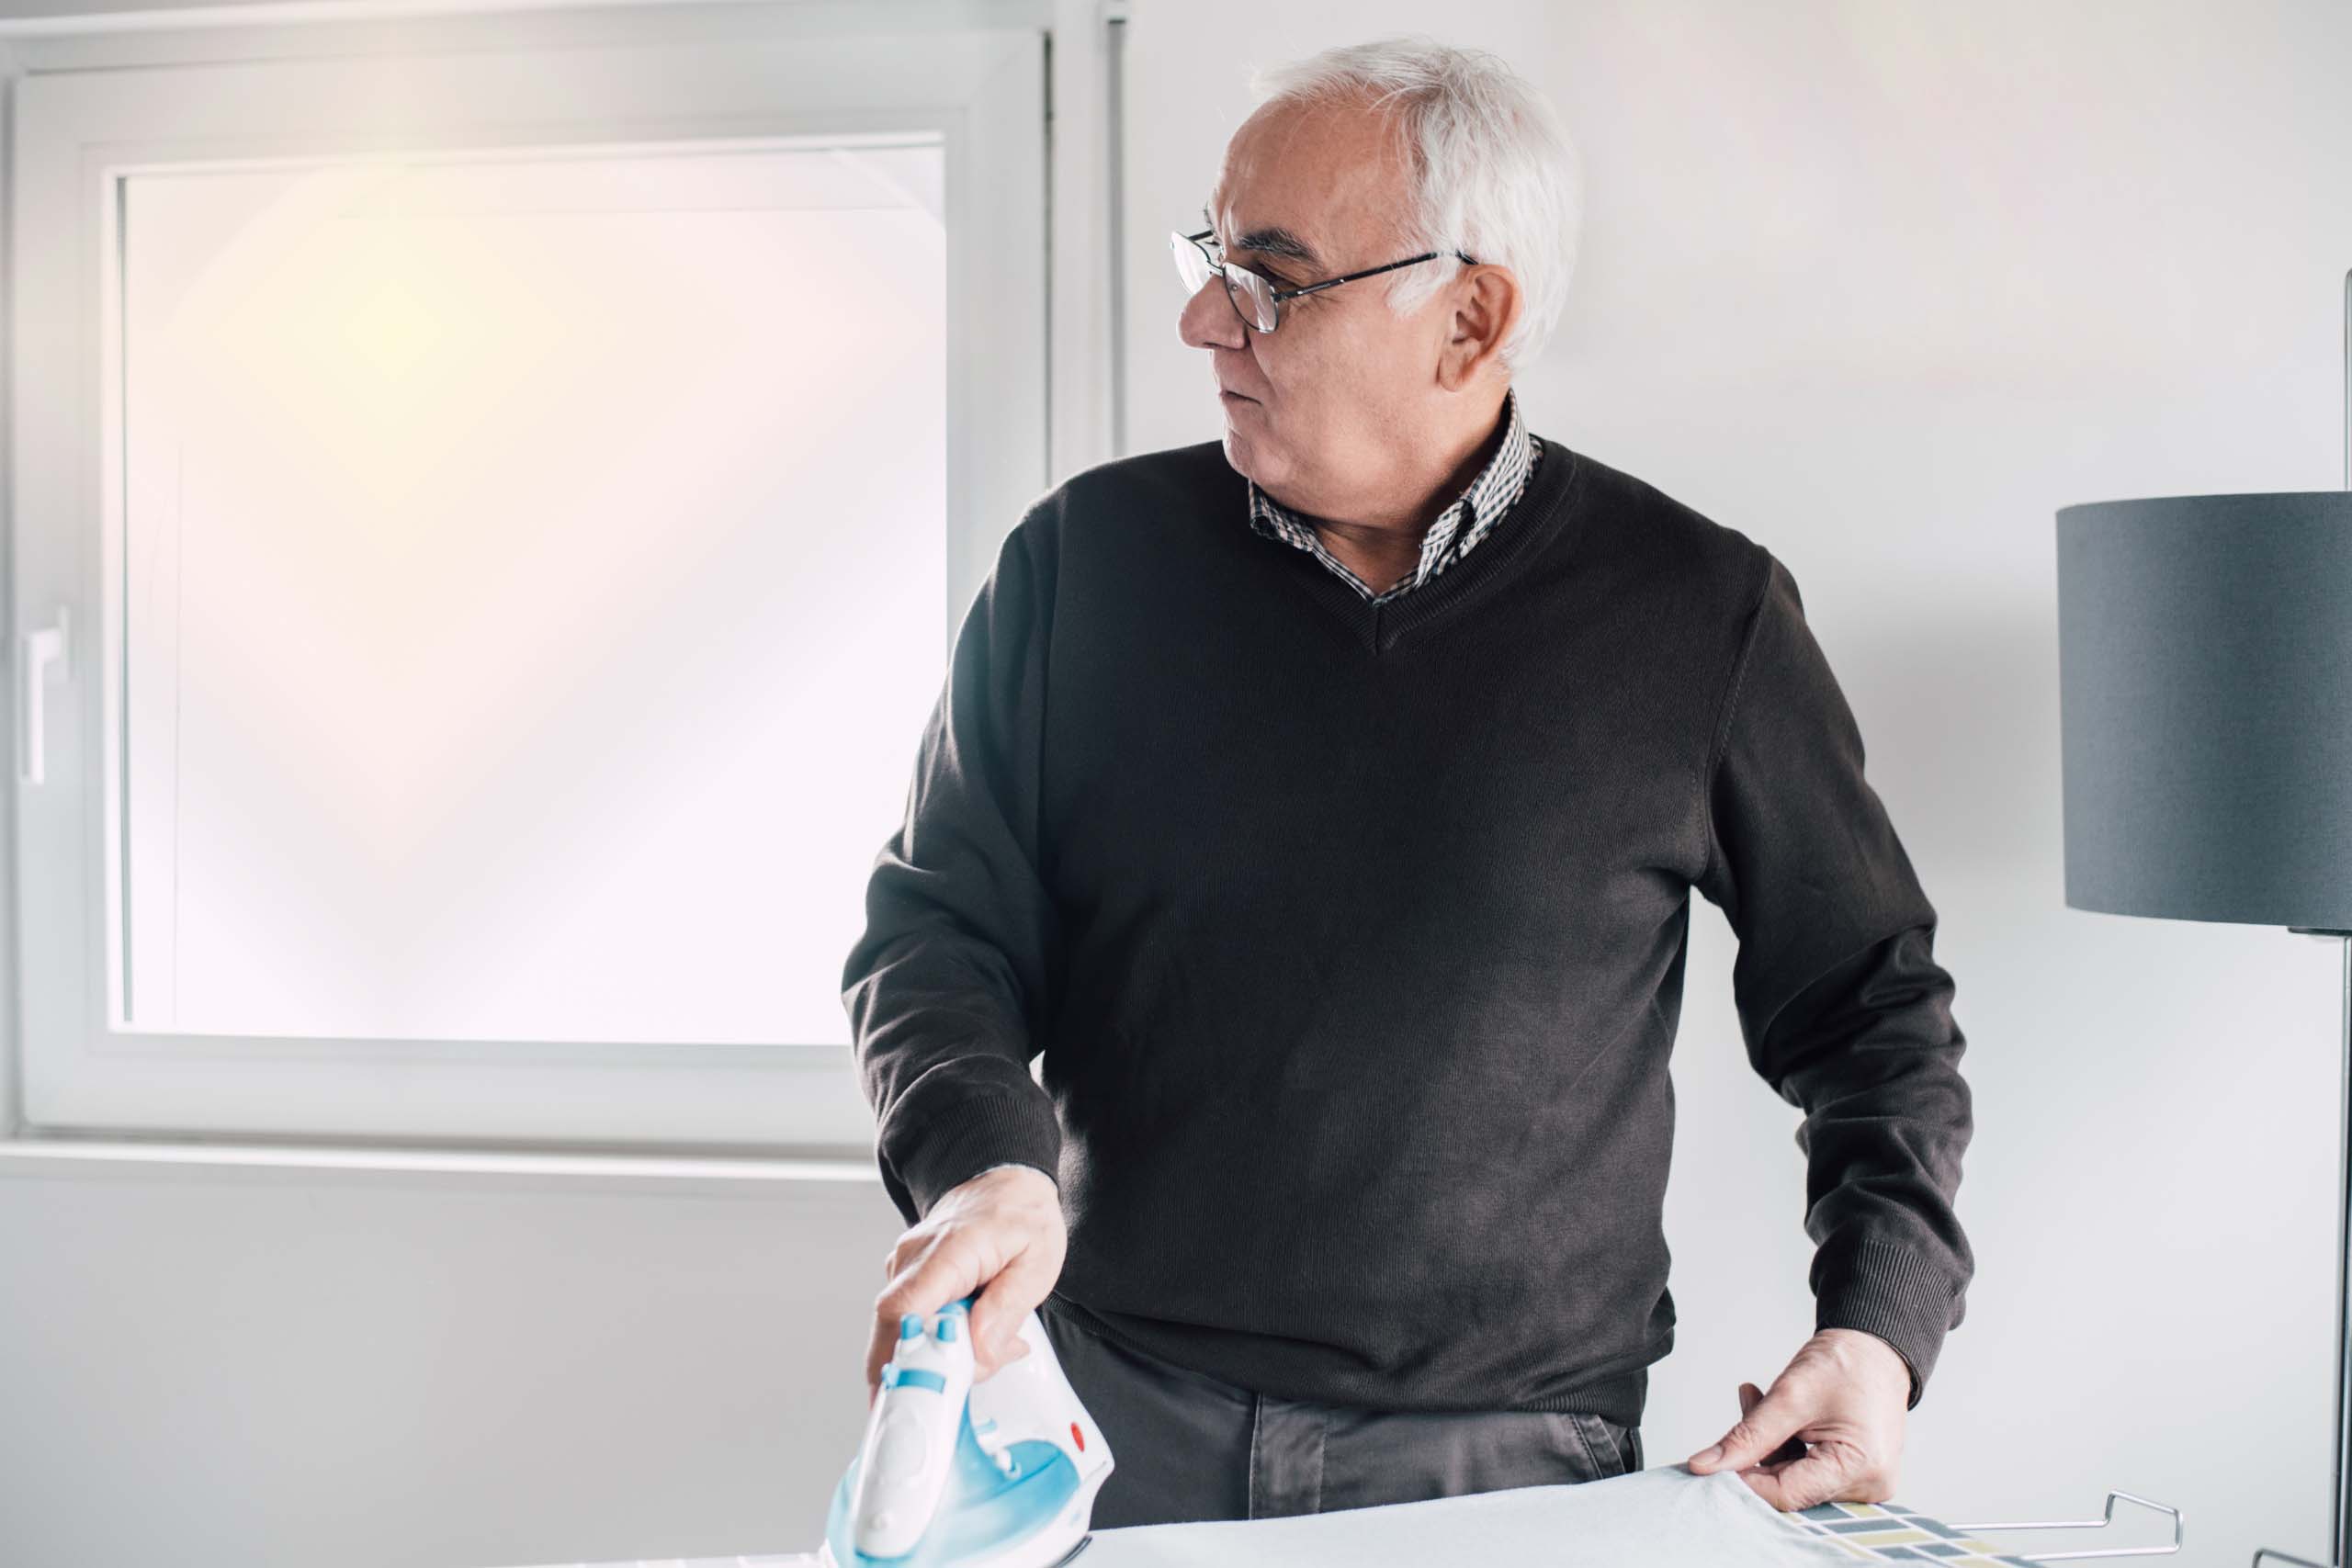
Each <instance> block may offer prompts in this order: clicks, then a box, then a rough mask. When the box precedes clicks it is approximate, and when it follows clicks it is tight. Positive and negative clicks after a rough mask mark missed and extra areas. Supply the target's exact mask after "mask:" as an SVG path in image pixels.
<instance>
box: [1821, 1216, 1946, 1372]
mask: <svg viewBox="0 0 2352 1568" xmlns="http://www.w3.org/2000/svg"><path fill="white" fill-rule="evenodd" d="M1951 1308H1952V1298H1951V1292H1950V1291H1949V1290H1948V1289H1947V1288H1946V1286H1945V1284H1944V1282H1943V1280H1942V1279H1941V1277H1940V1276H1939V1275H1938V1274H1937V1273H1936V1272H1935V1270H1934V1269H1931V1268H1929V1267H1928V1264H1927V1262H1926V1261H1925V1260H1924V1259H1922V1258H1920V1257H1919V1256H1918V1255H1917V1254H1916V1253H1914V1252H1911V1251H1909V1250H1907V1249H1905V1248H1904V1247H1894V1246H1890V1245H1888V1244H1887V1243H1885V1242H1881V1241H1864V1242H1862V1243H1860V1245H1859V1246H1857V1247H1854V1248H1853V1249H1852V1250H1850V1251H1848V1252H1841V1253H1839V1254H1837V1255H1835V1256H1833V1257H1830V1258H1826V1259H1825V1260H1824V1262H1823V1266H1822V1273H1821V1283H1820V1286H1819V1288H1818V1289H1817V1291H1816V1292H1815V1297H1814V1327H1815V1329H1816V1330H1819V1329H1824V1328H1859V1329H1860V1330H1862V1331H1863V1332H1864V1333H1867V1334H1875V1335H1877V1336H1878V1337H1880V1338H1882V1339H1883V1340H1885V1341H1886V1342H1887V1343H1888V1344H1890V1345H1892V1346H1894V1348H1895V1350H1896V1351H1897V1352H1898V1353H1900V1354H1901V1356H1902V1357H1903V1359H1904V1361H1905V1363H1907V1364H1908V1365H1909V1367H1910V1369H1911V1398H1910V1402H1909V1404H1906V1405H1905V1409H1917V1408H1918V1404H1919V1397H1920V1395H1922V1394H1923V1393H1926V1392H1927V1388H1928V1376H1929V1374H1930V1373H1932V1372H1933V1371H1935V1368H1936V1356H1937V1354H1938V1352H1939V1351H1940V1350H1941V1349H1942V1348H1943V1342H1944V1335H1945V1333H1946V1332H1947V1330H1948V1329H1949V1327H1950V1326H1951Z"/></svg>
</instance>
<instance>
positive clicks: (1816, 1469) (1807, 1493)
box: [1740, 1443, 1868, 1513]
mask: <svg viewBox="0 0 2352 1568" xmlns="http://www.w3.org/2000/svg"><path fill="white" fill-rule="evenodd" d="M1859 1459H1860V1454H1859V1453H1858V1452H1857V1451H1856V1450H1854V1449H1853V1448H1852V1447H1851V1446H1849V1445H1848V1444H1845V1443H1815V1444H1814V1445H1813V1447H1812V1449H1811V1450H1808V1451H1807V1452H1806V1453H1805V1454H1804V1456H1803V1457H1802V1458H1800V1459H1797V1460H1795V1461H1792V1462H1790V1463H1788V1464H1784V1465H1779V1466H1775V1467H1773V1468H1771V1469H1756V1470H1749V1471H1745V1472H1741V1476H1740V1479H1741V1480H1743V1481H1745V1482H1747V1484H1748V1487H1749V1488H1750V1489H1751V1490H1752V1491H1754V1492H1755V1494H1756V1495H1758V1496H1759V1497H1761V1498H1763V1499H1764V1500H1765V1501H1766V1502H1767V1503H1770V1504H1771V1505H1772V1506H1774V1507H1776V1508H1778V1509H1780V1510H1781V1512H1783V1513H1793V1512H1795V1511H1796V1510H1798V1509H1800V1508H1810V1507H1812V1506H1814V1505H1815V1504H1816V1503H1826V1502H1828V1501H1830V1500H1831V1499H1832V1498H1838V1497H1844V1498H1854V1499H1862V1498H1865V1497H1866V1496H1867V1495H1868V1494H1867V1493H1865V1492H1863V1491H1860V1490H1858V1489H1857V1488H1856V1486H1855V1485H1854V1482H1855V1480H1856V1465H1857V1461H1859Z"/></svg>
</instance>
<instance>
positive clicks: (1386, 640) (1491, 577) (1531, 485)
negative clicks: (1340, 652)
mask: <svg viewBox="0 0 2352 1568" xmlns="http://www.w3.org/2000/svg"><path fill="white" fill-rule="evenodd" d="M1586 466H1587V465H1586V463H1585V461H1584V459H1583V458H1582V457H1579V456H1578V455H1577V453H1576V452H1574V451H1572V450H1570V449H1569V448H1568V447H1567V446H1563V445H1562V444H1561V443H1559V442H1557V441H1554V440H1551V439H1548V438H1545V439H1544V459H1543V461H1542V462H1540V463H1538V464H1536V465H1535V471H1534V472H1533V473H1532V474H1531V475H1530V476H1529V477H1528V481H1527V490H1526V491H1525V492H1524V493H1523V494H1521V496H1520V498H1519V501H1518V502H1517V504H1515V505H1514V506H1513V507H1512V508H1511V516H1510V524H1509V525H1508V526H1504V527H1499V528H1498V529H1497V530H1496V531H1495V533H1494V535H1493V536H1492V537H1490V538H1488V539H1487V540H1485V541H1484V542H1482V543H1481V544H1480V545H1479V547H1477V548H1476V549H1475V550H1472V551H1471V552H1470V553H1469V554H1468V555H1465V556H1462V557H1460V558H1457V559H1455V560H1454V561H1453V564H1452V565H1450V566H1448V567H1447V568H1446V569H1445V570H1443V571H1442V572H1440V573H1439V574H1438V575H1437V576H1435V577H1433V578H1431V579H1430V580H1429V581H1427V582H1424V583H1422V584H1420V586H1419V587H1417V588H1415V589H1414V590H1413V591H1412V592H1410V593H1407V594H1404V595H1402V596H1401V597H1397V598H1394V599H1390V600H1387V601H1386V602H1385V603H1384V602H1380V601H1375V600H1368V599H1366V598H1364V597H1363V594H1361V593H1359V592H1356V591H1355V589H1354V588H1352V587H1351V586H1350V585H1349V584H1348V583H1346V582H1343V581H1340V578H1339V576H1338V575H1337V574H1335V573H1334V572H1333V571H1332V570H1330V569H1329V567H1327V566H1325V565H1323V563H1322V562H1321V561H1319V560H1317V559H1316V558H1314V557H1312V556H1311V555H1308V554H1307V553H1306V552H1305V551H1302V550H1300V549H1298V548H1297V547H1295V546H1293V545H1290V544H1288V543H1286V542H1283V541H1281V540H1276V539H1274V538H1272V537H1271V536H1264V535H1260V536H1256V537H1259V538H1261V539H1263V540H1264V541H1265V543H1266V544H1267V545H1269V546H1270V547H1272V546H1279V550H1278V553H1279V554H1280V555H1281V556H1283V557H1286V558H1287V559H1286V560H1284V561H1283V570H1287V571H1289V572H1290V573H1291V574H1292V580H1293V581H1295V582H1296V583H1297V584H1298V585H1299V587H1300V588H1301V589H1302V590H1303V591H1304V592H1306V594H1307V596H1308V597H1309V598H1311V599H1313V600H1315V601H1316V602H1317V604H1321V605H1323V606H1324V607H1325V608H1326V609H1328V610H1329V611H1330V612H1331V613H1332V614H1333V615H1337V616H1339V617H1340V620H1341V621H1342V622H1343V623H1345V624H1346V626H1348V628H1349V629H1350V630H1351V632H1352V633H1353V634H1354V637H1355V638H1356V640H1357V641H1359V642H1360V643H1362V644H1363V649H1364V651H1365V652H1367V653H1370V654H1372V655H1374V656H1375V657H1377V656H1378V655H1380V654H1384V653H1386V652H1387V651H1388V650H1389V649H1391V648H1392V647H1394V646H1395V645H1396V643H1397V639H1398V638H1399V637H1404V636H1406V635H1408V633H1415V632H1419V631H1421V630H1423V629H1425V628H1427V627H1429V626H1433V625H1435V624H1436V623H1438V622H1439V621H1441V620H1443V619H1445V618H1447V617H1449V616H1451V615H1453V614H1454V613H1455V612H1456V611H1458V610H1459V609H1460V608H1462V607H1463V606H1464V605H1465V604H1472V603H1474V602H1476V600H1479V599H1482V598H1484V597H1486V595H1487V592H1489V591H1490V590H1491V589H1492V588H1493V587H1494V586H1495V585H1496V584H1498V583H1499V582H1502V581H1505V580H1507V579H1509V578H1510V577H1511V576H1513V575H1515V574H1516V573H1517V572H1518V571H1519V570H1522V569H1523V568H1524V567H1525V565H1526V564H1527V563H1528V562H1529V561H1531V560H1532V559H1534V558H1535V557H1536V556H1538V555H1539V554H1541V553H1542V552H1543V549H1544V546H1546V545H1547V544H1549V543H1550V542H1551V541H1552V540H1553V539H1554V538H1555V537H1557V536H1558V535H1559V534H1560V532H1561V530H1562V528H1563V527H1565V526H1566V523H1567V521H1568V519H1569V517H1570V516H1571V515H1572V514H1573V513H1574V512H1575V511H1576V503H1577V498H1578V497H1579V496H1580V495H1581V494H1582V492H1583V490H1584V478H1585V468H1586Z"/></svg>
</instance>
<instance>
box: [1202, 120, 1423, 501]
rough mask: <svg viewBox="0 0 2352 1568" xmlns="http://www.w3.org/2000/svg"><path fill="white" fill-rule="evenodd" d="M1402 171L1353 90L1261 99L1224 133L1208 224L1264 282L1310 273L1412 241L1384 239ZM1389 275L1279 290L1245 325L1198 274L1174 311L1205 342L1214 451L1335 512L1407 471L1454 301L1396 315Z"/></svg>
mask: <svg viewBox="0 0 2352 1568" xmlns="http://www.w3.org/2000/svg"><path fill="white" fill-rule="evenodd" d="M1407 178H1408V175H1407V168H1406V165H1405V164H1404V162H1403V160H1402V152H1401V150H1400V149H1399V148H1398V147H1397V143H1396V141H1395V134H1394V131H1393V130H1391V129H1390V128H1389V127H1388V126H1387V125H1386V124H1385V123H1384V121H1383V118H1382V117H1381V116H1380V115H1379V114H1378V113H1376V112H1374V111H1373V110H1371V109H1370V108H1368V107H1364V106H1363V104H1361V103H1360V102H1358V101H1349V102H1345V103H1339V104H1320V105H1313V106H1305V105H1296V104H1293V105H1269V106H1267V107H1265V108H1262V109H1261V110H1260V111H1259V112H1258V113H1257V114H1254V115H1252V116H1250V118H1249V119H1248V120H1246V121H1244V122H1243V124H1242V126H1241V129H1240V130H1238V131H1236V132H1235V133H1234V135H1233V140H1232V141H1230V142H1229V143H1227V147H1226V151H1225V164H1224V167H1223V169H1222V170H1221V172H1220V173H1219V175H1218V176H1217V182H1216V186H1215V187H1214V188H1213V189H1212V190H1211V192H1210V194H1209V200H1208V205H1207V208H1206V209H1205V212H1206V217H1207V220H1208V226H1209V227H1210V228H1212V229H1214V230H1215V231H1216V239H1217V240H1219V241H1222V242H1223V243H1224V247H1225V249H1224V254H1225V257H1226V259H1227V260H1228V261H1231V262H1233V263H1235V264H1237V265H1241V266H1245V267H1248V268H1249V269H1250V270H1251V271H1252V272H1257V273H1260V274H1262V275H1263V276H1265V277H1266V278H1268V279H1269V280H1270V281H1271V282H1272V283H1273V285H1274V286H1275V287H1276V288H1295V287H1297V286H1299V285H1301V284H1307V283H1317V282H1320V281H1322V280H1323V279H1324V278H1327V277H1337V276H1340V275H1342V274H1344V273H1351V272H1356V271H1360V270H1362V269H1363V268H1365V267H1373V266H1380V265H1385V264H1386V263H1389V262H1393V261H1398V260H1401V259H1403V257H1404V256H1406V255H1408V254H1412V253H1411V252H1409V251H1399V250H1397V244H1398V241H1397V224H1398V223H1399V222H1400V221H1401V220H1403V219H1404V217H1405V216H1406V200H1407V197H1406V186H1407ZM1213 248H1214V247H1213ZM1428 265H1436V264H1435V263H1430V264H1428ZM1393 281H1394V275H1391V274H1386V273H1384V274H1382V275H1381V276H1377V277H1367V278H1364V279H1363V280H1362V281H1360V282H1356V283H1350V284H1346V285H1343V286H1341V287H1340V288H1332V289H1327V290H1325V291H1324V292H1322V293H1320V294H1309V295H1306V296H1304V297H1302V298H1299V299H1285V300H1284V301H1283V305H1282V321H1281V324H1280V325H1279V326H1278V327H1277V328H1276V329H1275V330H1274V331H1273V332H1272V333H1259V332H1257V331H1254V330H1253V329H1251V328H1250V327H1247V326H1245V325H1244V324H1243V323H1242V321H1241V319H1240V317H1239V315H1238V313H1236V311H1235V310H1234V309H1233V306H1232V303H1231V302H1230V301H1229V300H1228V299H1227V297H1226V291H1225V283H1224V280H1223V279H1222V278H1211V279H1210V280H1209V282H1208V283H1207V285H1206V286H1204V288H1202V289H1201V290H1200V291H1199V292H1198V293H1196V294H1194V295H1193V298H1192V299H1190V300H1188V301H1187V302H1186V303H1185V306H1184V310H1183V313H1182V316H1180V317H1179V318H1178V322H1177V326H1178V330H1179V332H1180V333H1182V336H1183V339H1184V341H1185V342H1186V343H1187V344H1191V345H1193V347H1195V348H1204V349H1207V350H1208V351H1209V356H1210V361H1211V365H1212V367H1213V368H1214V370H1215V372H1216V383H1217V387H1218V389H1219V390H1218V400H1219V402H1220V403H1221V404H1222V405H1223V408H1224V411H1225V456H1226V460H1227V462H1229V463H1231V464H1232V465H1233V467H1234V468H1236V469H1238V471H1239V472H1241V473H1243V474H1246V475H1247V476H1249V477H1250V479H1254V480H1256V481H1257V483H1258V484H1259V485H1260V486H1261V488H1263V489H1264V490H1266V491H1269V492H1271V493H1272V495H1273V497H1274V499H1276V500H1277V501H1280V502H1283V503H1284V504H1285V505H1289V506H1293V507H1296V508H1298V509H1300V510H1302V511H1306V512H1308V513H1316V514H1318V515H1339V516H1344V515H1348V514H1349V513H1350V510H1351V503H1352V502H1355V501H1357V500H1359V499H1360V498H1361V497H1363V496H1364V495H1367V494H1378V493H1379V492H1380V491H1381V489H1382V487H1383V485H1384V484H1385V482H1386V481H1387V479H1388V478H1389V476H1391V475H1393V474H1396V473H1399V472H1405V471H1409V470H1410V469H1411V468H1412V464H1411V462H1410V461H1409V460H1405V461H1400V460H1399V454H1403V453H1410V452H1413V451H1415V450H1416V447H1415V442H1416V441H1417V439H1418V440H1419V441H1424V442H1425V441H1426V440H1427V438H1428V437H1427V428H1428V427H1427V414H1428V411H1429V403H1430V400H1431V399H1432V397H1433V396H1434V395H1435V394H1436V392H1437V390H1438V388H1437V384H1436V367H1437V362H1438V356H1439V350H1440V348H1441V346H1442V344H1443V342H1444V336H1445V330H1446V324H1447V322H1448V321H1450V319H1451V316H1452V310H1451V307H1450V305H1449V303H1448V300H1447V296H1446V293H1445V292H1441V293H1440V294H1439V295H1438V296H1437V297H1436V298H1435V299H1430V301H1428V302H1427V303H1426V304H1424V305H1423V306H1422V307H1421V308H1420V309H1419V310H1416V311H1415V312H1413V314H1412V315H1410V316H1408V317H1402V318H1400V317H1398V316H1397V313H1396V312H1395V311H1394V310H1390V309H1389V306H1388V301H1387V299H1386V298H1385V293H1386V289H1387V287H1388V285H1389V284H1390V283H1392V282H1393Z"/></svg>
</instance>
